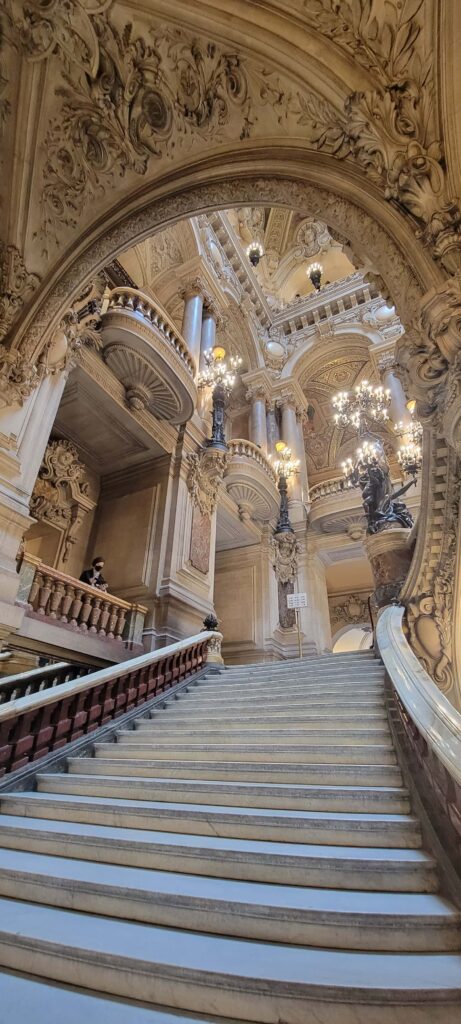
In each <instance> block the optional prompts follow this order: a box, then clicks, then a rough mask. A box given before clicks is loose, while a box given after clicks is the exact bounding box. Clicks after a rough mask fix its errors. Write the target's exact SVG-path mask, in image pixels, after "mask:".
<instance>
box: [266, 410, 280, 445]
mask: <svg viewBox="0 0 461 1024" xmlns="http://www.w3.org/2000/svg"><path fill="white" fill-rule="evenodd" d="M266 435H267V451H268V454H269V455H273V454H274V452H275V444H276V441H279V440H280V430H279V425H278V420H277V415H276V411H275V402H274V401H272V402H269V404H268V406H267V413H266Z"/></svg>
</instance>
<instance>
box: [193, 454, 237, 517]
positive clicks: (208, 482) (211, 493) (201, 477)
mask: <svg viewBox="0 0 461 1024" xmlns="http://www.w3.org/2000/svg"><path fill="white" fill-rule="evenodd" d="M188 462H189V471H188V474H187V486H188V489H189V493H190V496H191V499H192V502H193V504H194V505H196V506H197V507H198V508H199V509H200V512H201V513H202V515H205V516H209V517H211V516H212V515H213V512H214V510H215V508H216V505H217V501H218V492H219V488H220V486H221V482H222V479H223V476H224V474H225V472H226V469H227V466H228V463H229V454H228V452H223V451H219V450H217V449H216V448H211V447H209V448H201V449H200V450H199V451H198V452H193V453H192V454H191V455H189V456H188Z"/></svg>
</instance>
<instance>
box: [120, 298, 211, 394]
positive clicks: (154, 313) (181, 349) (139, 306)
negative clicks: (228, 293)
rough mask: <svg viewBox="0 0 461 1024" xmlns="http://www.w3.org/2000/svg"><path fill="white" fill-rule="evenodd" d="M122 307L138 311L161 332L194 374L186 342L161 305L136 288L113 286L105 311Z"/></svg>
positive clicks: (134, 311) (193, 374) (130, 310)
mask: <svg viewBox="0 0 461 1024" xmlns="http://www.w3.org/2000/svg"><path fill="white" fill-rule="evenodd" d="M119 309H124V310H128V311H129V312H133V313H139V314H140V315H141V316H142V317H143V319H144V320H147V321H148V323H150V324H152V326H153V327H157V329H158V330H159V331H160V332H161V333H162V334H163V336H164V338H165V340H166V341H167V342H168V344H169V345H170V346H171V348H173V349H174V351H175V352H176V353H177V355H178V356H179V358H180V359H181V360H182V362H183V363H184V365H185V367H186V369H187V370H188V372H189V373H190V375H191V377H194V376H195V363H194V360H193V359H192V356H191V354H190V352H189V349H188V347H187V345H186V342H185V341H184V339H183V338H181V336H180V335H179V334H178V329H177V327H176V326H175V324H174V323H173V321H172V320H171V318H170V317H169V316H168V313H167V312H166V311H165V310H164V309H162V307H161V306H160V305H159V304H158V303H157V302H154V300H153V299H152V298H151V297H150V296H149V295H145V294H144V292H141V291H139V290H138V289H137V288H125V287H121V288H114V289H113V291H112V292H111V293H110V296H109V305H108V308H107V311H106V313H107V312H110V311H111V310H114V311H115V310H119Z"/></svg>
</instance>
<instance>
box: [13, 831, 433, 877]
mask: <svg viewBox="0 0 461 1024" xmlns="http://www.w3.org/2000/svg"><path fill="white" fill-rule="evenodd" d="M0 830H1V837H2V845H3V846H4V847H7V848H8V849H14V850H25V851H28V852H36V853H47V854H51V855H53V856H60V857H73V858H79V859H81V860H90V861H92V860H94V861H99V860H100V861H104V862H106V863H108V864H121V865H126V866H131V867H142V868H157V869H158V870H162V871H181V872H183V873H184V872H185V873H189V874H192V875H212V876H213V877H218V878H233V879H237V880H239V879H240V880H241V881H255V882H275V883H280V884H283V885H312V886H317V887H321V888H324V889H325V888H326V889H357V888H360V889H362V890H367V891H379V892H381V891H383V889H384V890H385V891H386V892H436V891H437V890H438V877H437V865H436V862H435V861H434V860H433V858H432V857H430V856H429V854H427V853H425V852H423V851H422V850H420V849H414V848H408V849H405V848H395V847H388V848H383V847H372V848H369V849H367V848H365V847H362V846H342V845H338V846H326V845H319V844H312V843H285V842H274V841H272V842H271V841H269V842H267V841H265V840H251V839H238V838H233V839H227V838H222V837H219V836H213V835H211V836H203V835H194V834H188V835H181V833H176V832H159V831H153V830H147V829H136V828H123V827H117V826H113V827H111V826H109V825H99V824H96V825H95V824H91V823H85V822H75V821H62V820H54V819H52V818H48V819H47V820H46V821H45V820H44V819H43V818H33V817H27V818H25V817H24V816H22V815H9V814H4V815H1V816H0Z"/></svg>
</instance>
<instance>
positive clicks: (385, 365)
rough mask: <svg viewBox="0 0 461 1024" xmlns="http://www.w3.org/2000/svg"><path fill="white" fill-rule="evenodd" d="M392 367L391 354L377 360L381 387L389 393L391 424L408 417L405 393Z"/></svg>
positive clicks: (385, 354)
mask: <svg viewBox="0 0 461 1024" xmlns="http://www.w3.org/2000/svg"><path fill="white" fill-rule="evenodd" d="M393 366H394V354H393V353H392V352H385V353H384V354H383V355H382V356H381V358H380V359H379V360H378V369H379V371H380V374H381V380H382V382H383V387H385V388H389V391H390V393H391V403H390V406H389V418H390V419H391V420H392V422H393V423H400V420H404V421H405V420H408V419H409V415H408V410H407V407H406V398H405V392H404V390H403V387H402V385H401V383H400V381H399V379H398V377H396V376H395V374H394V373H393Z"/></svg>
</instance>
